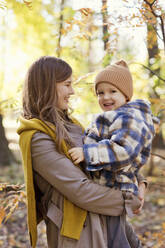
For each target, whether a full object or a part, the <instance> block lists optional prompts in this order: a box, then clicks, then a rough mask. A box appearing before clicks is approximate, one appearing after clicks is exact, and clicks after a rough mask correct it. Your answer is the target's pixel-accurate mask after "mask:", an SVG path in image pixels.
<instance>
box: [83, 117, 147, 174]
mask: <svg viewBox="0 0 165 248" xmlns="http://www.w3.org/2000/svg"><path fill="white" fill-rule="evenodd" d="M146 137H147V138H148V140H149V141H150V142H149V143H148V146H147V147H146V150H145V156H144V157H142V156H141V157H140V156H139V159H140V161H138V162H139V164H140V163H143V164H144V163H145V161H144V160H145V159H146V157H147V156H149V152H150V145H151V144H150V143H151V140H152V134H151V133H150V132H149V130H148V129H147V127H146V126H145V124H144V123H142V122H139V121H137V120H136V118H133V117H132V116H131V115H129V114H123V115H121V116H119V117H118V118H116V120H115V121H114V122H113V124H112V125H110V127H109V139H103V140H100V141H98V142H97V143H93V144H92V142H91V137H87V139H86V144H84V146H83V150H84V157H85V161H86V163H87V168H88V169H89V170H92V171H95V170H101V169H103V168H104V169H105V170H111V171H120V170H122V169H123V168H124V167H126V166H127V165H130V164H131V163H132V162H133V161H134V160H135V158H136V157H137V156H138V155H139V153H140V152H141V150H142V149H143V148H144V144H145V139H146Z"/></svg>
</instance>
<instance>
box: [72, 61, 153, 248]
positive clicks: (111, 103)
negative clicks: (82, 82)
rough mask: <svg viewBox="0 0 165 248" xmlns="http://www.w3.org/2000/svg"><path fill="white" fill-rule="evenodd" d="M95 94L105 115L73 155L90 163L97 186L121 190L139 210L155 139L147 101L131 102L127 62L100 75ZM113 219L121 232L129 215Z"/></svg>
mask: <svg viewBox="0 0 165 248" xmlns="http://www.w3.org/2000/svg"><path fill="white" fill-rule="evenodd" d="M95 90H96V94H97V96H98V101H99V105H100V107H101V109H102V110H103V111H104V112H103V113H101V114H99V115H97V116H96V118H95V120H94V121H93V122H92V125H91V128H89V129H88V130H87V132H86V136H85V138H84V146H83V148H72V149H71V150H70V155H71V157H72V159H73V161H74V162H75V163H76V164H78V163H80V162H81V161H83V160H85V161H86V164H87V170H88V171H90V172H91V175H92V178H93V180H94V181H95V182H97V183H99V184H102V185H106V186H109V187H116V188H120V189H121V190H122V192H123V196H124V198H125V199H128V198H129V197H133V199H134V204H135V206H134V207H135V208H138V206H140V200H139V199H138V197H137V196H138V181H137V174H138V171H139V169H140V168H141V167H142V166H143V165H144V164H145V163H146V162H147V160H148V158H149V155H150V150H151V144H152V139H153V136H154V125H153V118H152V113H151V110H150V105H149V103H148V102H146V101H143V100H135V101H131V102H130V100H131V98H132V95H133V82H132V76H131V73H130V71H129V69H128V66H127V64H126V62H125V61H123V60H121V61H118V62H117V63H115V64H114V65H110V66H107V67H106V68H105V69H103V70H102V71H101V72H100V73H98V75H97V76H96V79H95ZM126 202H127V201H126ZM132 208H133V206H130V205H127V203H125V209H126V212H127V214H128V215H129V216H132V214H133V213H132ZM109 218H111V217H109ZM113 218H116V219H115V222H114V221H113V224H114V223H116V224H114V225H115V226H116V227H117V229H118V227H119V226H120V225H125V214H123V216H122V218H123V219H122V220H119V217H113ZM107 223H110V220H107ZM119 223H120V224H119ZM109 228H110V230H109V232H108V234H109V235H111V233H113V234H114V235H117V237H119V236H121V237H122V236H123V234H121V231H119V232H118V231H117V232H116V233H115V232H113V231H112V229H114V228H113V227H112V225H109ZM119 229H120V228H119ZM114 239H115V237H112V238H110V239H109V244H108V247H115V248H116V247H118V246H116V245H114ZM121 239H123V237H122V238H121ZM121 245H122V240H121V244H120V245H119V247H121V248H122V247H129V245H124V244H123V245H122V246H121ZM131 247H133V246H131ZM139 247H140V246H139Z"/></svg>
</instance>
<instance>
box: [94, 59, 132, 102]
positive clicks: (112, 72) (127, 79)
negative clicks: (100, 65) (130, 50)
mask: <svg viewBox="0 0 165 248" xmlns="http://www.w3.org/2000/svg"><path fill="white" fill-rule="evenodd" d="M101 82H107V83H111V84H112V85H114V86H115V87H116V88H118V89H119V90H120V91H121V92H122V93H123V94H124V95H125V96H126V97H128V100H131V97H132V95H133V81H132V76H131V73H130V71H129V68H128V65H127V63H126V62H125V61H124V60H120V61H118V62H116V63H115V64H113V65H109V66H107V67H106V68H105V69H103V70H102V71H101V72H99V73H98V74H97V76H96V78H95V90H97V86H98V84H99V83H101Z"/></svg>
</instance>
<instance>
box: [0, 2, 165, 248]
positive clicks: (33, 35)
mask: <svg viewBox="0 0 165 248" xmlns="http://www.w3.org/2000/svg"><path fill="white" fill-rule="evenodd" d="M164 28H165V1H164V0H117V1H114V0H83V1H78V0H33V1H32V0H24V1H23V0H6V1H5V0H0V224H1V223H2V222H4V220H5V219H6V218H9V217H10V215H11V213H12V212H13V211H14V210H15V209H17V208H18V206H19V203H21V204H23V203H24V202H25V198H26V196H25V193H24V185H23V172H22V169H21V163H20V160H21V157H20V152H19V146H18V135H17V134H16V129H17V125H18V122H17V119H18V117H19V115H20V114H21V90H22V83H23V80H24V78H25V75H26V71H27V69H28V67H29V66H30V65H31V64H32V63H33V62H34V61H35V60H36V59H37V58H38V57H40V56H42V55H53V56H57V57H61V58H63V59H64V60H66V61H67V62H68V63H69V64H70V65H71V66H72V68H73V79H74V88H75V91H76V94H75V96H73V97H72V102H71V106H72V108H73V110H74V111H73V115H74V116H75V117H77V118H78V119H79V120H80V122H82V124H84V126H85V127H86V126H87V125H88V124H89V123H90V121H91V118H92V114H93V113H97V112H98V111H100V109H99V106H98V103H97V100H96V97H95V94H94V90H93V80H94V77H95V75H96V73H97V72H98V71H99V70H100V69H101V68H103V67H105V66H107V65H108V64H110V63H114V62H115V61H116V60H119V59H121V58H123V59H125V60H126V61H127V62H128V64H129V68H130V70H131V72H132V75H133V80H134V97H133V98H134V99H135V98H145V99H148V100H149V101H150V102H151V104H152V105H151V106H152V111H153V114H155V115H156V116H158V117H159V118H160V126H159V128H158V130H157V134H156V136H155V139H154V141H153V148H152V153H153V154H156V156H155V155H152V156H151V160H150V162H149V164H148V167H147V171H144V172H145V173H146V175H147V176H148V177H147V178H148V181H149V182H150V184H149V185H150V186H151V187H150V186H149V187H150V190H149V192H148V194H147V196H146V199H145V201H146V204H148V205H146V208H145V207H144V212H143V214H142V215H141V220H140V222H141V223H142V225H141V226H140V225H139V221H137V222H136V220H135V221H134V224H135V223H137V226H136V225H135V227H136V228H137V229H138V228H139V229H140V230H139V232H140V231H141V233H142V234H144V235H143V237H141V240H142V241H144V243H146V242H147V239H149V243H150V244H149V245H148V246H144V247H153V248H158V247H161V244H160V243H162V244H164V242H165V239H164V233H165V228H164V227H165V219H163V216H164V209H163V208H162V206H164V205H165V200H164V191H163V189H164V188H165V187H164V186H165V184H164V175H165V173H164V160H163V162H162V160H158V159H159V158H160V157H159V156H161V157H162V158H164V157H165V155H164V150H165V31H164ZM155 165H156V166H155ZM151 176H152V177H151ZM156 177H157V179H156ZM17 184H18V185H17ZM21 206H22V205H21ZM23 206H24V205H23ZM147 211H148V212H147ZM25 215H26V213H25V209H24V210H23V211H22V209H21V211H20V212H19V214H18V218H17V216H16V219H14V220H12V219H11V221H10V222H9V225H8V226H7V231H6V229H5V228H6V226H5V227H4V226H3V228H1V229H0V236H2V237H3V238H4V239H3V240H2V239H0V246H2V247H4V248H6V247H25V246H26V245H27V246H28V241H27V240H28V237H27V228H26V221H25V219H26V216H25ZM149 218H151V221H154V218H155V222H154V225H153V223H151V225H150V224H148V223H149ZM163 221H164V222H163ZM13 222H15V224H14V228H13ZM145 222H146V224H145ZM158 222H159V228H157V223H158ZM151 226H153V228H157V229H153V230H151V232H146V230H148V229H147V228H149V227H151ZM143 227H144V229H143ZM155 230H157V231H158V233H157V236H154V235H152V234H153V233H154V231H155ZM21 231H22V236H21V237H22V240H19V238H18V237H17V236H18V233H20V232H21ZM25 231H26V235H25ZM14 232H15V233H14ZM44 233H45V231H44ZM10 234H11V236H10ZM148 235H150V236H148ZM5 237H6V240H8V242H7V243H6V246H4V243H5ZM13 237H14V238H13ZM41 237H42V236H41ZM146 237H147V238H146ZM40 240H41V241H42V238H41V239H40ZM155 240H156V241H155ZM157 240H159V242H157ZM10 243H11V245H9V244H10ZM25 243H26V245H25ZM158 243H159V244H158ZM154 244H155V246H154ZM38 247H44V246H43V243H42V244H41V246H38ZM45 247H46V246H45ZM163 247H164V246H163Z"/></svg>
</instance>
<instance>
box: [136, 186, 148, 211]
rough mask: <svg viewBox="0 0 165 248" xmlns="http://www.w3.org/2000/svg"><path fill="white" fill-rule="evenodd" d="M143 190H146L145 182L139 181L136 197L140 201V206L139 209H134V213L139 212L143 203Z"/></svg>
mask: <svg viewBox="0 0 165 248" xmlns="http://www.w3.org/2000/svg"><path fill="white" fill-rule="evenodd" d="M145 191H146V186H145V183H140V184H139V194H138V198H139V200H140V201H141V206H140V208H139V209H137V210H134V214H139V213H140V211H141V210H142V207H143V204H144V196H145Z"/></svg>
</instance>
